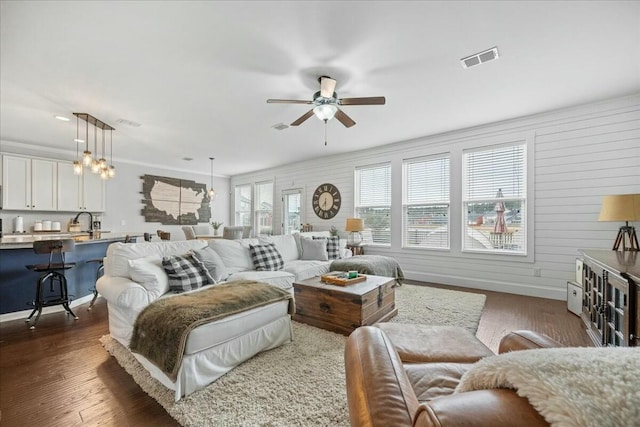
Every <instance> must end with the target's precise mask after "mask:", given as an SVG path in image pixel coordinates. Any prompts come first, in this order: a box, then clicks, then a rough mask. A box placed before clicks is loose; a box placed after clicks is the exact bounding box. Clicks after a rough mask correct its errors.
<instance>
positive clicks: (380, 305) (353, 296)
mask: <svg viewBox="0 0 640 427" xmlns="http://www.w3.org/2000/svg"><path fill="white" fill-rule="evenodd" d="M394 284H395V279H394V278H393V277H382V276H372V275H367V280H365V281H364V282H360V283H356V284H353V285H349V286H337V285H331V284H328V283H323V282H321V281H320V277H313V278H311V279H307V280H302V281H299V282H294V284H293V289H294V295H295V302H296V314H294V316H293V320H295V321H298V322H302V323H306V324H309V325H312V326H316V327H318V328H322V329H326V330H329V331H332V332H337V333H340V334H344V335H349V334H350V333H351V332H352V331H353V330H354V329H356V328H357V327H359V326H365V325H372V324H374V323H376V322H385V321H387V320H389V319H391V318H392V317H393V316H395V315H396V314H398V309H397V308H396V298H395V288H394Z"/></svg>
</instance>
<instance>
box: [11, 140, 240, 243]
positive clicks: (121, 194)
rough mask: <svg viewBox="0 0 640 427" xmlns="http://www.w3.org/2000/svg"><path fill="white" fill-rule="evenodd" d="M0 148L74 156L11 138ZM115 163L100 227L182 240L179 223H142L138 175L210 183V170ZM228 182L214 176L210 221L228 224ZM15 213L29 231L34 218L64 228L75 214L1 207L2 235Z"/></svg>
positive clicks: (226, 179)
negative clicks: (199, 171) (165, 234)
mask: <svg viewBox="0 0 640 427" xmlns="http://www.w3.org/2000/svg"><path fill="white" fill-rule="evenodd" d="M0 150H1V151H2V153H3V154H4V153H6V154H24V155H30V156H37V157H46V158H51V159H57V160H73V156H74V155H75V152H73V153H72V152H65V151H61V150H55V149H48V148H45V147H41V146H35V145H29V144H23V143H16V142H12V141H0ZM0 163H1V162H0ZM114 164H115V166H116V174H117V175H116V177H115V178H113V179H111V180H109V181H107V183H106V207H107V210H106V211H105V212H104V213H102V214H98V215H101V216H102V229H103V230H110V231H117V232H139V233H144V232H149V233H152V234H153V235H156V234H155V233H156V231H157V230H158V229H162V230H165V231H169V232H171V240H184V238H185V237H184V233H183V232H182V228H181V226H179V225H163V224H160V223H157V222H145V219H144V217H143V216H142V215H141V213H140V211H141V210H142V208H143V204H142V194H141V192H142V179H140V177H141V176H143V175H159V176H167V177H172V178H180V179H189V180H194V181H196V182H200V183H204V184H207V186H208V185H209V183H210V175H209V173H208V172H207V171H203V173H202V174H197V173H191V172H186V171H183V170H167V169H163V168H157V167H154V166H153V165H144V164H134V163H128V162H126V161H122V160H120V161H118V160H117V159H116V160H114ZM0 176H1V174H0ZM229 181H230V179H229V178H227V177H214V187H215V188H216V190H217V196H216V198H215V200H214V202H213V204H212V219H211V220H212V221H218V222H220V221H222V222H224V223H225V224H229V216H228V215H229V210H230V208H229ZM0 184H1V183H0ZM94 214H95V212H94ZM18 215H20V216H22V217H23V220H24V227H25V230H27V231H30V230H31V227H32V225H33V223H35V221H36V220H53V221H60V222H61V223H62V227H63V229H65V224H67V223H68V222H69V220H70V219H72V218H73V217H74V216H75V213H69V212H31V211H7V210H0V218H2V220H3V232H4V233H5V234H8V233H11V232H12V231H13V219H14V218H15V217H16V216H18ZM85 218H86V216H83V217H82V219H81V221H82V222H83V223H84V221H86V219H85ZM123 221H124V224H123Z"/></svg>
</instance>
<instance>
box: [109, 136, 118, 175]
mask: <svg viewBox="0 0 640 427" xmlns="http://www.w3.org/2000/svg"><path fill="white" fill-rule="evenodd" d="M109 137H110V139H111V141H110V145H111V148H110V150H109V151H110V152H111V158H110V160H109V163H110V164H109V169H108V172H107V173H108V174H109V178H113V177H114V176H116V167H115V166H113V128H111V129H110V131H109Z"/></svg>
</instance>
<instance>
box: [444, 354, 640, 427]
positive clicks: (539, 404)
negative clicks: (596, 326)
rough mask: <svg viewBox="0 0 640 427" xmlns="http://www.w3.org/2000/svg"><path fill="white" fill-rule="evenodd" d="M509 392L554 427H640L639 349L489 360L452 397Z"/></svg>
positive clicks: (466, 377)
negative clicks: (524, 400)
mask: <svg viewBox="0 0 640 427" xmlns="http://www.w3.org/2000/svg"><path fill="white" fill-rule="evenodd" d="M493 388H511V389H514V390H516V392H517V393H518V395H519V396H522V397H526V398H527V400H529V402H530V403H531V405H532V406H533V407H534V408H535V409H536V410H537V411H538V412H539V413H540V414H541V415H542V416H543V417H544V418H545V420H547V422H548V423H549V424H551V425H552V426H554V427H609V426H610V427H616V426H634V425H635V426H637V425H640V349H637V348H546V349H538V350H526V351H515V352H512V353H506V354H501V355H498V356H493V357H487V358H485V359H483V360H481V361H479V362H478V363H476V364H475V365H474V366H473V368H471V369H470V370H469V371H467V372H466V373H465V374H464V376H463V377H462V379H461V381H460V384H458V387H457V388H456V392H465V391H470V390H484V389H493Z"/></svg>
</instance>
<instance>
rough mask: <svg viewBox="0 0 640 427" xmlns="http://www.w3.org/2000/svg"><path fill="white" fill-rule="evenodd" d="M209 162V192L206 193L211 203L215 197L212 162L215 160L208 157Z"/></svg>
mask: <svg viewBox="0 0 640 427" xmlns="http://www.w3.org/2000/svg"><path fill="white" fill-rule="evenodd" d="M209 160H211V187H209V191H208V192H207V193H208V194H209V200H210V201H213V199H214V198H215V197H216V189H215V188H213V161H214V160H215V157H209Z"/></svg>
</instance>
